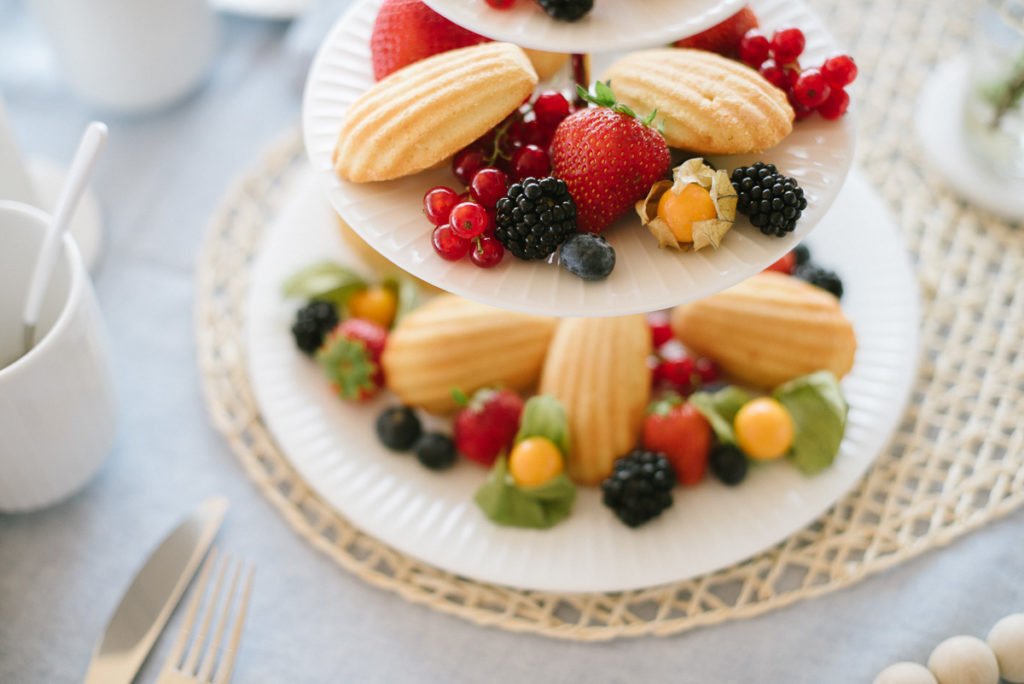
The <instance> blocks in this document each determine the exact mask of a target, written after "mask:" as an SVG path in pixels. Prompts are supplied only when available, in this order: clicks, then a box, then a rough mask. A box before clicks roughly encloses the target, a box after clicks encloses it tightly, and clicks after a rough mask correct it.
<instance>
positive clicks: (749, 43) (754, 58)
mask: <svg viewBox="0 0 1024 684" xmlns="http://www.w3.org/2000/svg"><path fill="white" fill-rule="evenodd" d="M771 49H772V44H771V43H770V42H769V41H768V37H767V36H765V35H764V34H763V33H761V31H760V30H759V29H756V28H752V29H750V30H749V31H747V32H746V33H744V34H743V37H742V38H740V59H741V60H743V63H744V64H746V65H748V66H752V67H754V68H755V69H756V68H758V67H759V66H761V65H762V64H764V61H765V60H766V59H768V53H769V52H771Z"/></svg>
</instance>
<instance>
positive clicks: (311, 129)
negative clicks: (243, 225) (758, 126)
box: [303, 0, 854, 316]
mask: <svg viewBox="0 0 1024 684" xmlns="http://www.w3.org/2000/svg"><path fill="white" fill-rule="evenodd" d="M381 1H382V0H359V1H357V2H356V3H354V4H353V6H352V7H351V8H350V9H349V10H348V12H346V13H345V14H344V15H343V16H342V17H341V18H340V19H339V20H338V21H337V23H336V24H335V25H334V27H333V28H332V29H331V31H330V33H329V34H328V36H327V39H326V40H325V41H324V43H323V45H322V46H321V47H320V50H319V52H318V54H317V56H316V59H315V60H314V62H313V66H312V68H311V70H310V74H309V79H308V81H307V84H306V93H305V98H304V102H303V136H304V139H305V145H306V151H307V154H308V155H309V159H310V161H311V163H312V165H313V168H314V169H316V170H317V171H318V172H319V174H320V176H321V178H322V179H323V181H324V182H325V186H326V189H327V194H328V197H329V199H330V201H331V204H332V205H333V206H334V208H335V209H336V210H337V211H338V212H339V213H340V214H341V216H342V217H343V218H344V219H345V220H346V221H347V222H348V223H349V224H350V225H351V226H352V228H353V229H354V230H355V231H356V232H357V233H359V234H360V235H361V236H362V237H363V238H364V239H365V240H366V241H367V242H368V243H369V244H370V245H371V246H372V247H373V248H374V249H376V250H377V251H378V252H380V253H381V254H382V255H383V256H385V257H387V258H388V259H389V260H391V261H392V262H394V263H395V264H396V265H397V266H399V267H400V268H402V269H403V270H405V271H407V272H409V273H411V274H413V275H415V276H417V277H419V278H422V279H423V280H425V281H427V282H429V283H432V284H433V285H436V286H437V287H439V288H441V289H443V290H447V291H449V292H453V293H455V294H458V295H461V296H464V297H467V298H470V299H475V300H477V301H480V302H482V303H485V304H490V305H492V306H497V307H501V308H505V309H512V310H519V311H528V312H530V313H535V314H542V315H551V316H618V315H625V314H630V313H641V312H648V311H654V310H657V309H664V308H668V307H671V306H675V305H677V304H681V303H683V302H686V301H691V300H694V299H699V298H701V297H706V296H708V295H711V294H714V293H715V292H718V291H720V290H722V289H724V288H726V287H729V286H730V285H734V284H735V283H738V282H740V281H741V280H744V279H745V278H748V277H750V276H752V275H754V274H755V273H758V272H759V271H761V270H762V269H764V268H765V267H766V266H768V265H769V264H771V263H772V262H774V261H776V260H777V259H779V258H780V257H781V256H783V255H784V254H785V253H786V252H788V251H789V250H791V249H792V248H793V247H794V246H795V245H796V244H797V243H798V242H799V241H800V240H801V239H803V238H804V237H805V236H806V235H807V234H808V233H809V232H810V231H811V230H812V229H813V228H814V226H815V225H816V224H817V223H818V221H819V220H820V219H821V218H822V217H823V216H824V215H825V213H826V211H827V210H828V208H829V207H830V206H831V204H832V201H833V200H834V199H835V197H836V194H837V193H838V192H839V189H840V188H841V187H842V185H843V183H844V181H845V179H846V174H847V172H848V171H849V168H850V163H851V161H852V159H853V147H854V134H853V130H854V126H853V121H852V118H851V116H849V115H848V116H846V117H844V118H843V119H841V120H840V121H837V122H831V121H825V120H823V119H821V118H819V117H817V116H814V117H811V118H809V119H807V120H804V121H800V122H797V123H796V124H795V125H794V130H793V132H792V133H791V134H790V135H789V136H788V137H787V138H786V139H785V140H783V141H782V143H780V144H779V145H777V146H776V147H775V148H773V149H771V150H769V151H767V152H765V153H762V154H760V155H742V156H740V155H738V156H729V157H711V158H710V160H711V161H712V162H713V163H714V164H715V165H716V167H718V168H726V169H731V168H734V167H737V166H744V165H747V164H750V163H752V162H754V161H757V160H762V161H767V162H771V163H773V164H775V165H776V166H777V167H778V168H779V171H780V172H782V173H784V174H786V175H787V176H792V177H794V178H796V179H797V181H798V182H799V183H800V186H801V187H802V188H803V189H804V192H805V195H806V197H807V201H808V207H807V210H806V211H804V213H803V217H802V218H801V220H800V222H799V224H798V225H797V229H796V230H795V231H794V232H793V233H791V234H790V235H788V236H787V237H785V238H781V239H780V238H775V237H766V236H764V235H762V234H761V233H760V231H759V230H758V229H757V228H755V227H753V226H751V225H750V223H749V222H748V221H747V220H746V219H745V218H744V217H742V216H739V217H737V222H736V226H735V227H734V228H733V229H732V230H731V231H730V232H729V234H728V235H727V236H726V237H725V239H724V241H723V243H722V246H721V247H720V248H719V249H718V250H717V251H711V250H702V251H700V252H686V253H680V252H676V251H670V250H663V249H660V248H659V247H658V244H657V241H656V240H655V239H654V238H653V237H652V236H651V235H650V234H649V233H648V232H647V231H646V229H644V228H642V227H641V225H640V221H639V219H638V218H637V217H636V215H635V214H633V213H630V214H628V215H626V216H624V217H622V218H621V219H619V221H618V222H617V223H616V224H614V225H612V226H610V227H609V228H608V229H607V230H606V231H605V232H604V233H603V234H604V236H605V237H606V238H608V240H609V242H610V243H611V244H612V246H613V247H614V248H615V251H616V265H615V270H614V272H613V273H612V274H611V276H609V277H608V278H607V279H606V280H603V281H598V282H585V281H583V280H580V279H579V278H577V277H576V276H574V275H572V274H570V273H568V272H567V271H565V270H564V269H562V268H560V267H558V266H557V265H555V264H552V263H547V262H524V261H519V260H517V259H515V258H514V257H512V256H511V254H506V256H505V259H504V260H503V261H502V263H501V264H499V265H498V266H497V267H495V268H492V269H480V268H477V267H476V266H474V265H473V264H472V263H471V262H470V261H469V260H468V259H465V260H463V261H460V262H454V263H453V262H449V261H444V260H443V259H441V258H440V257H438V256H437V254H435V253H434V250H433V248H432V246H431V241H430V236H431V230H432V227H431V226H430V224H429V222H428V221H427V219H426V218H425V217H424V215H423V211H422V198H423V194H424V193H425V192H426V191H427V190H428V189H429V188H431V187H433V186H435V185H450V186H455V185H457V181H456V179H455V177H454V176H453V175H452V173H451V170H450V166H449V165H448V164H444V165H443V166H442V167H440V168H435V169H431V170H428V171H424V172H423V173H419V174H416V175H414V176H409V177H406V178H401V179H398V180H394V181H387V182H380V183H350V182H347V181H343V180H341V179H339V178H338V177H337V175H336V174H335V173H334V171H333V168H332V164H331V154H332V152H333V150H334V145H335V141H336V137H337V134H338V131H339V129H340V124H341V121H342V118H343V116H344V113H345V110H346V109H347V108H348V106H349V105H350V104H351V103H352V102H353V101H354V100H355V99H356V98H357V97H359V96H360V95H361V94H362V93H363V92H364V91H366V90H367V89H368V88H370V87H371V86H372V85H373V83H374V79H373V72H372V67H371V55H370V45H369V42H370V35H371V32H372V30H373V22H374V19H375V17H376V15H377V10H378V8H379V6H380V4H381ZM751 4H752V5H753V6H754V8H755V10H756V11H757V13H758V16H759V17H760V18H761V23H762V25H763V26H764V27H766V28H767V29H771V28H772V27H777V26H784V25H789V26H800V27H801V28H802V29H803V30H804V33H805V34H806V36H807V46H806V49H805V51H804V54H803V56H801V60H803V61H804V62H805V63H806V64H816V63H820V62H821V61H822V60H823V59H824V58H825V57H826V56H827V55H828V54H830V53H831V52H835V51H836V50H837V49H838V46H837V45H836V43H835V41H834V39H833V38H832V36H831V35H830V34H829V33H828V32H827V31H826V30H825V28H824V26H823V25H822V24H821V22H820V20H819V19H818V18H817V16H816V15H814V13H813V12H811V11H810V10H809V9H808V8H807V7H806V5H804V4H803V3H800V2H790V1H787V0H760V1H759V2H753V3H751ZM618 56H620V55H616V54H610V55H606V56H605V55H603V56H601V58H595V59H594V65H593V66H594V69H593V70H594V74H595V76H600V74H601V73H602V70H603V68H604V66H606V65H607V64H609V63H610V61H608V60H613V59H615V58H617V57H618Z"/></svg>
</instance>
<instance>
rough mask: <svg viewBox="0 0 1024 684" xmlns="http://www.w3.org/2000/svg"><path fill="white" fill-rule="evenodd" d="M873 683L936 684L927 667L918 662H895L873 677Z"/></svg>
mask: <svg viewBox="0 0 1024 684" xmlns="http://www.w3.org/2000/svg"><path fill="white" fill-rule="evenodd" d="M874 684H937V683H936V681H935V676H934V675H933V674H932V673H931V672H929V671H928V668H927V667H925V666H924V665H920V664H918V663H909V662H908V663H896V664H895V665H890V666H889V667H887V668H885V669H884V670H882V671H881V672H879V673H878V676H877V677H875V681H874Z"/></svg>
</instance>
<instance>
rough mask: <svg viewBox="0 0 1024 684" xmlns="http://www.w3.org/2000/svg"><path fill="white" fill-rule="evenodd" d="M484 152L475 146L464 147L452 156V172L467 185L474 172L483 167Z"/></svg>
mask: <svg viewBox="0 0 1024 684" xmlns="http://www.w3.org/2000/svg"><path fill="white" fill-rule="evenodd" d="M484 164H485V162H484V153H483V152H482V151H480V149H479V148H477V147H466V148H463V149H461V150H459V151H458V152H456V153H455V157H453V158H452V173H454V174H455V177H456V178H458V179H459V180H460V181H461V182H462V183H464V184H465V185H469V183H470V181H472V180H473V176H475V175H476V172H477V171H479V170H480V169H482V168H484Z"/></svg>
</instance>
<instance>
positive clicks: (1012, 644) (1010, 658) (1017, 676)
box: [988, 613, 1024, 684]
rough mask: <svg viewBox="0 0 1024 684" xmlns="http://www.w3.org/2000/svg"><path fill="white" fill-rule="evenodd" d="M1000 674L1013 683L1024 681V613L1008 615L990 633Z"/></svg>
mask: <svg viewBox="0 0 1024 684" xmlns="http://www.w3.org/2000/svg"><path fill="white" fill-rule="evenodd" d="M988 645H989V647H991V649H992V652H993V653H995V654H996V661H997V662H998V663H999V674H1001V675H1002V677H1003V679H1005V680H1006V681H1008V682H1011V683H1012V684H1022V683H1024V613H1015V614H1014V615H1007V616H1006V617H1004V618H1003V619H1002V620H1000V621H999V622H997V623H996V624H995V627H993V628H992V631H991V632H989V633H988Z"/></svg>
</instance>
